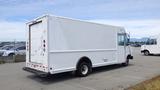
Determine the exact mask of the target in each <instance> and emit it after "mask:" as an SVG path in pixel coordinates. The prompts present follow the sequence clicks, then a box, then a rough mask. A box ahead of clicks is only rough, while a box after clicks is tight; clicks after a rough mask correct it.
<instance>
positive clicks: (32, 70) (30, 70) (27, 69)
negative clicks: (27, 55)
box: [23, 67, 50, 75]
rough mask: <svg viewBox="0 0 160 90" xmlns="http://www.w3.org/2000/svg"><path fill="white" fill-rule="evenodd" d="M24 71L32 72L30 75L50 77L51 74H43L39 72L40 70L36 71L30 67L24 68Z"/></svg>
mask: <svg viewBox="0 0 160 90" xmlns="http://www.w3.org/2000/svg"><path fill="white" fill-rule="evenodd" d="M23 70H24V71H27V72H30V73H34V74H36V75H49V74H50V73H49V72H48V73H47V72H43V71H39V70H35V69H32V68H29V67H23Z"/></svg>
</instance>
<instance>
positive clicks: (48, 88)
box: [0, 48, 160, 90]
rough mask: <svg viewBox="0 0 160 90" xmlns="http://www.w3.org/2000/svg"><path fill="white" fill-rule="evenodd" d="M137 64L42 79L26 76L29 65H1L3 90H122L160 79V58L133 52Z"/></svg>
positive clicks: (0, 86) (137, 51)
mask: <svg viewBox="0 0 160 90" xmlns="http://www.w3.org/2000/svg"><path fill="white" fill-rule="evenodd" d="M133 56H134V60H132V61H131V62H130V65H129V66H128V67H122V66H120V65H112V66H106V67H101V68H95V69H94V70H93V73H92V74H91V75H89V76H88V77H83V78H80V77H74V76H73V75H71V74H70V73H64V74H58V75H54V76H52V77H49V78H40V77H38V76H36V75H34V74H31V73H28V72H25V71H23V70H22V67H24V66H25V63H14V64H2V65H0V89H1V90H118V89H121V88H127V87H130V86H132V85H135V84H137V83H140V82H142V81H144V80H147V79H150V78H152V77H154V76H157V75H160V56H143V55H142V54H140V49H139V48H133Z"/></svg>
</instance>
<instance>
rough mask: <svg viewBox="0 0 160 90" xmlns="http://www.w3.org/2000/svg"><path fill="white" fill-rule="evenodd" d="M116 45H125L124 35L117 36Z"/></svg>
mask: <svg viewBox="0 0 160 90" xmlns="http://www.w3.org/2000/svg"><path fill="white" fill-rule="evenodd" d="M118 45H119V46H124V45H125V35H124V34H118Z"/></svg>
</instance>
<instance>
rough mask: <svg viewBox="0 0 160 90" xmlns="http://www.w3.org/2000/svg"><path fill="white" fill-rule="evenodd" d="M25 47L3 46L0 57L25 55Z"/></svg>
mask: <svg viewBox="0 0 160 90" xmlns="http://www.w3.org/2000/svg"><path fill="white" fill-rule="evenodd" d="M25 52H26V47H25V46H16V47H15V46H9V45H7V46H4V47H2V48H1V49H0V56H13V55H25Z"/></svg>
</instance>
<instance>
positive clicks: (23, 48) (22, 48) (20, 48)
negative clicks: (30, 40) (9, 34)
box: [17, 46, 26, 50]
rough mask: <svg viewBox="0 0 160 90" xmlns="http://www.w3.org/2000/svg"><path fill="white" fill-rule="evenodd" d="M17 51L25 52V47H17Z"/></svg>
mask: <svg viewBox="0 0 160 90" xmlns="http://www.w3.org/2000/svg"><path fill="white" fill-rule="evenodd" d="M17 49H18V50H25V49H26V47H25V46H23V47H19V48H17Z"/></svg>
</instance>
